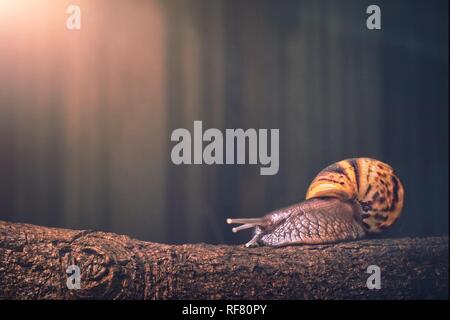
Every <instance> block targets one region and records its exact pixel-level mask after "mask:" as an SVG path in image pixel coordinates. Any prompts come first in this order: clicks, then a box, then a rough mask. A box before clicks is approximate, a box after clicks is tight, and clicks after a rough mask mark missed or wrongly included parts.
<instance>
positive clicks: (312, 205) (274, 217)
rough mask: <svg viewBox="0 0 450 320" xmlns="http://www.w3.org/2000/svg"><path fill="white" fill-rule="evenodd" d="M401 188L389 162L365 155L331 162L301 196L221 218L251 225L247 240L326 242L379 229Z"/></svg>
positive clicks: (395, 207)
mask: <svg viewBox="0 0 450 320" xmlns="http://www.w3.org/2000/svg"><path fill="white" fill-rule="evenodd" d="M403 203H404V188H403V185H402V183H401V181H400V179H399V178H398V176H397V175H396V174H395V172H394V170H393V169H392V167H391V166H389V165H388V164H386V163H383V162H381V161H379V160H375V159H370V158H354V159H347V160H342V161H339V162H336V163H334V164H332V165H330V166H328V167H326V168H325V169H323V170H322V171H321V172H320V173H319V174H318V175H317V176H316V177H315V178H314V180H313V181H312V182H311V184H310V186H309V188H308V191H307V193H306V200H305V201H303V202H300V203H298V204H295V205H292V206H289V207H287V208H283V209H278V210H275V211H273V212H271V213H269V214H267V215H265V216H264V217H262V218H250V219H227V222H228V223H240V224H242V225H241V226H239V227H236V228H233V231H234V232H237V231H240V230H244V229H247V228H253V227H254V228H255V234H254V237H253V239H252V240H250V242H248V243H247V244H246V245H247V246H255V245H270V246H283V245H289V244H315V243H330V242H337V241H345V240H354V239H359V238H362V237H364V236H365V235H366V234H371V233H379V232H381V231H383V230H384V229H386V228H388V227H389V226H391V225H393V224H394V223H395V221H397V219H398V218H399V217H400V215H401V213H402V209H403Z"/></svg>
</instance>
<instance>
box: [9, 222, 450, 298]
mask: <svg viewBox="0 0 450 320" xmlns="http://www.w3.org/2000/svg"><path fill="white" fill-rule="evenodd" d="M0 241H1V242H0V298H2V299H241V298H242V299H381V298H387V299H411V298H414V299H417V298H448V237H434V238H420V239H417V238H416V239H412V238H405V239H377V240H363V241H355V242H347V243H341V244H334V245H308V246H292V247H285V248H278V249H274V248H269V247H262V248H252V249H248V248H245V247H243V246H225V245H218V246H217V245H207V244H195V245H166V244H159V243H150V242H144V241H139V240H135V239H131V238H129V237H127V236H123V235H117V234H112V233H106V232H99V231H77V230H66V229H56V228H47V227H40V226H34V225H29V224H18V223H8V222H2V221H0ZM73 264H75V265H78V266H79V267H80V269H81V289H79V290H69V289H68V288H67V285H66V281H67V277H68V274H66V269H67V267H68V266H69V265H73ZM369 265H378V266H379V267H380V268H381V289H380V290H369V289H367V286H366V281H367V278H368V277H369V276H370V275H369V274H367V273H366V270H367V267H368V266H369Z"/></svg>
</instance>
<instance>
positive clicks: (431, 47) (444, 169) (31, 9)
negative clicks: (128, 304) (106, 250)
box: [0, 0, 449, 244]
mask: <svg viewBox="0 0 450 320" xmlns="http://www.w3.org/2000/svg"><path fill="white" fill-rule="evenodd" d="M69 4H78V5H79V6H80V7H81V30H78V31H70V30H68V29H66V27H65V25H66V19H67V17H68V15H67V14H66V7H67V5H69ZM371 4H377V5H379V6H380V7H381V14H382V16H381V17H382V30H379V31H370V30H368V29H367V28H366V18H367V17H368V15H367V14H366V8H367V7H368V6H369V5H371ZM448 43H449V37H448V1H447V0H442V1H439V0H434V1H425V0H423V1H411V0H405V1H401V0H396V1H382V0H377V1H365V0H362V1H361V0H355V1H333V0H320V1H315V0H311V1H307V0H305V1H300V0H286V1H276V0H259V1H258V0H246V1H236V0H226V1H222V0H216V1H208V0H189V1H183V0H161V1H159V0H155V1H138V0H130V1H118V0H97V1H87V0H74V1H60V0H39V1H35V0H14V1H13V0H11V1H9V0H0V219H1V220H7V221H17V222H26V223H34V224H40V225H46V226H55V227H66V228H76V229H78V228H80V229H98V230H104V231H111V232H117V233H121V234H128V235H130V236H132V237H136V238H139V239H142V240H149V241H158V242H167V243H183V242H200V241H202V242H208V243H229V244H232V243H233V244H236V243H242V242H243V241H245V240H247V239H248V238H249V237H250V235H249V234H248V233H247V232H243V233H242V234H238V235H236V234H233V233H231V230H230V226H228V225H226V223H225V219H226V218H227V217H229V216H233V217H257V216H261V215H262V214H265V213H267V212H268V211H270V210H272V209H275V208H279V207H282V206H286V205H289V204H292V203H295V202H298V201H299V200H302V199H303V198H304V195H305V192H306V188H307V186H308V184H309V182H310V181H311V180H312V178H313V177H314V176H315V175H316V174H317V172H318V171H320V170H321V169H322V168H324V167H325V166H327V165H328V164H331V163H333V162H335V161H338V160H341V159H345V158H349V157H357V156H368V157H373V158H377V159H380V160H382V161H384V162H387V163H389V164H391V165H392V166H393V167H394V168H395V169H396V171H397V173H398V174H399V176H400V178H401V179H402V181H403V183H404V185H405V188H406V205H405V209H404V216H403V217H402V219H400V220H399V222H398V224H397V225H396V226H395V228H394V229H393V230H392V231H391V233H390V236H427V235H442V234H448V217H449V205H448V204H449V198H448V192H449V190H448V186H449V171H448V168H449V165H448V160H449V159H448V157H449V154H448V150H449V149H448V146H449V132H448V124H449V122H448V121H449V120H448V117H449V114H448V113H449V104H448V103H449V101H448V86H449V82H448V79H449V78H448V77H449V73H448V72H449V64H448V61H449V60H448V58H449V56H448V54H449V52H448ZM194 120H202V121H203V126H204V128H205V129H206V128H210V127H216V128H219V129H221V130H223V129H225V128H244V129H245V128H268V129H270V128H279V129H280V170H279V173H278V174H277V175H275V176H261V175H259V166H255V165H253V166H250V165H239V166H238V165H234V166H225V165H222V166H220V165H216V166H207V165H198V166H194V165H192V166H175V165H173V164H172V163H171V161H170V151H171V148H172V147H173V145H174V143H171V142H170V134H171V132H172V131H173V130H174V129H176V128H181V127H184V128H188V129H189V130H192V127H193V121H194Z"/></svg>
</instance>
